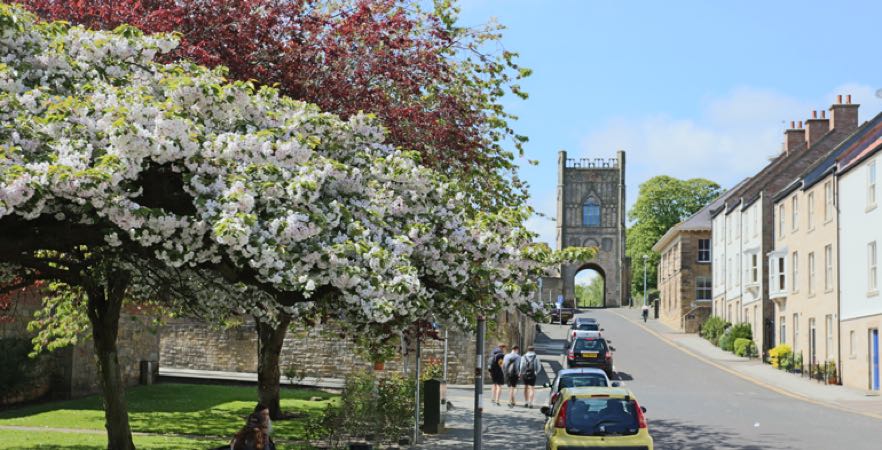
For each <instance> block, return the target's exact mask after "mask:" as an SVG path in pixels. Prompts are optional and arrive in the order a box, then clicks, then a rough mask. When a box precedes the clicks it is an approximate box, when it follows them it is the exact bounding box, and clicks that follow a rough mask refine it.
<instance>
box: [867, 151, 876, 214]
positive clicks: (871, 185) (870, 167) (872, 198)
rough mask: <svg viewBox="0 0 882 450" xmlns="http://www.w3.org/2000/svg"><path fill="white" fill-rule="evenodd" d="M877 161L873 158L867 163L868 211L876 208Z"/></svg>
mask: <svg viewBox="0 0 882 450" xmlns="http://www.w3.org/2000/svg"><path fill="white" fill-rule="evenodd" d="M876 175H877V174H876V159H875V158H873V159H871V160H870V161H869V162H867V209H873V208H875V207H876V200H877V195H876V185H877V178H876Z"/></svg>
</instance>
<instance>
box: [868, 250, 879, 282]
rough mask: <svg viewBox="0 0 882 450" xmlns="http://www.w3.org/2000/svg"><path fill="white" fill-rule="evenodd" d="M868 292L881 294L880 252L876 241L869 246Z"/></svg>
mask: <svg viewBox="0 0 882 450" xmlns="http://www.w3.org/2000/svg"><path fill="white" fill-rule="evenodd" d="M867 291H869V293H870V294H876V293H878V292H879V252H878V249H877V247H876V241H873V242H870V243H869V244H867Z"/></svg>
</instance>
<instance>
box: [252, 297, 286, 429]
mask: <svg viewBox="0 0 882 450" xmlns="http://www.w3.org/2000/svg"><path fill="white" fill-rule="evenodd" d="M290 323H291V316H289V315H287V314H281V315H280V317H279V323H278V325H276V326H275V327H273V326H271V325H268V324H265V323H263V322H260V321H257V353H258V354H257V358H258V359H257V398H258V400H259V401H260V403H262V404H263V405H265V406H266V407H267V408H269V411H270V417H271V418H272V419H273V420H279V419H284V418H285V417H284V414H283V413H282V407H281V405H280V404H279V380H280V379H281V376H282V372H281V370H280V368H279V355H281V353H282V344H283V343H284V341H285V334H287V332H288V325H289V324H290Z"/></svg>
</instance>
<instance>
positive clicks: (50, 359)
mask: <svg viewBox="0 0 882 450" xmlns="http://www.w3.org/2000/svg"><path fill="white" fill-rule="evenodd" d="M42 296H43V294H42V291H41V290H39V289H37V288H31V289H27V290H25V291H21V292H20V293H18V294H16V296H15V298H14V299H13V301H12V303H11V304H12V305H13V306H12V307H11V308H10V309H9V310H7V311H4V312H3V313H4V314H3V320H2V322H0V338H24V339H30V338H31V337H33V334H32V333H29V332H28V331H27V324H28V322H30V321H31V320H32V319H33V316H34V313H35V312H36V311H37V310H39V309H40V308H41V307H42V298H43V297H42ZM149 324H150V318H149V317H146V316H143V315H141V314H135V313H131V312H130V313H124V314H123V316H122V317H121V318H120V328H119V341H118V347H119V360H120V366H121V368H122V371H123V380H124V381H125V383H126V385H128V386H133V385H136V384H138V383H139V381H140V363H141V361H142V360H149V361H154V362H156V361H158V360H159V334H158V333H157V330H156V329H154V328H152V327H151V326H150V325H149ZM31 377H32V378H31V379H29V380H28V381H27V382H26V383H23V386H25V388H21V389H16V392H11V393H3V395H0V405H11V404H15V403H20V402H26V401H32V400H36V399H40V398H52V399H69V398H75V397H82V396H86V395H91V394H95V393H98V392H99V391H100V387H101V386H100V378H99V377H98V368H97V366H96V361H95V353H94V349H93V345H92V340H91V339H90V338H89V337H88V336H85V337H84V338H83V339H82V340H81V341H80V343H79V344H77V345H73V346H69V347H66V348H62V349H58V350H55V351H52V352H48V353H45V354H43V355H41V356H40V357H39V358H38V360H37V368H36V369H35V370H33V371H32V373H31Z"/></svg>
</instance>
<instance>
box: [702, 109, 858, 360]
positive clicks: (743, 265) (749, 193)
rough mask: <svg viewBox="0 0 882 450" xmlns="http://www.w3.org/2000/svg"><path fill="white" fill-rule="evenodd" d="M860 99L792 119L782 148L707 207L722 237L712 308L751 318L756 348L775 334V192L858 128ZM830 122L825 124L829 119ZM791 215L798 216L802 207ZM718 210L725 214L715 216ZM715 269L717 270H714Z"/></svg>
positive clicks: (735, 319) (737, 319) (729, 316)
mask: <svg viewBox="0 0 882 450" xmlns="http://www.w3.org/2000/svg"><path fill="white" fill-rule="evenodd" d="M857 112H858V105H852V104H850V97H848V99H847V101H846V102H844V103H843V102H842V96H839V99H838V101H837V103H836V104H834V105H832V106H831V107H830V120H829V122H827V121H826V115H825V117H824V118H823V119H821V118H816V119H817V122H813V121H812V120H809V125H808V129H806V128H804V127H803V126H802V122H799V124H798V125H797V123H796V122H791V127H790V128H789V129H788V130H786V131H785V132H784V145H783V148H782V151H781V152H780V153H779V154H778V155H776V156H775V157H774V158H773V159H772V160H771V161H770V162H769V164H767V165H766V166H765V167H764V168H763V169H762V170H760V171H759V172H758V173H757V174H755V175H753V176H752V177H751V178H750V179H749V180H747V181H746V182H744V183H743V184H741V185H740V186H738V187H737V188H735V189H732V191H731V194H730V195H729V197H728V199H727V200H726V201H725V202H724V204H723V205H721V206H720V207H719V208H718V209H717V210H714V211H712V212H711V214H712V215H713V216H714V220H713V222H712V223H713V236H714V239H715V240H716V239H717V238H718V237H720V236H721V235H722V236H724V237H721V238H720V239H725V245H722V246H721V248H723V249H724V251H725V255H721V258H720V260H721V261H723V263H724V278H725V284H724V285H722V286H724V287H725V288H724V291H722V292H719V293H718V294H719V295H718V296H716V297H715V298H718V301H717V302H715V303H714V311H713V314H714V315H717V316H721V317H723V318H724V319H726V320H728V321H730V322H732V323H749V324H750V325H751V329H752V331H753V339H754V342H755V344H756V346H757V348H759V349H762V350H763V351H765V350H768V349H769V348H771V347H772V346H773V345H774V344H775V343H776V341H777V339H776V338H775V333H776V330H775V318H774V315H775V306H774V305H773V303H772V301H771V298H770V295H769V292H770V291H769V273H770V271H769V259H768V258H767V255H768V254H770V253H771V252H773V251H774V250H775V237H776V236H775V225H776V224H775V212H774V208H775V202H774V199H775V195H776V194H778V193H780V192H781V191H782V190H783V189H784V188H785V187H787V186H788V185H790V184H791V183H792V182H793V180H794V179H797V178H799V177H800V176H801V175H802V174H803V173H805V171H806V170H807V169H809V167H811V166H812V165H814V164H815V163H816V162H817V161H818V160H820V159H822V158H823V157H825V156H827V154H828V153H829V152H831V151H832V150H833V149H834V148H835V147H836V146H837V145H838V144H839V143H840V142H842V141H843V140H845V138H847V137H848V136H849V135H850V134H851V133H853V132H854V131H855V130H856V129H857V124H858V115H857ZM827 124H829V125H827ZM791 213H792V215H793V217H795V218H796V220H797V222H799V221H800V220H802V219H801V217H803V216H802V215H801V214H805V213H804V212H801V209H799V207H798V206H797V210H796V211H795V212H793V211H791ZM720 216H722V217H723V219H722V220H719V219H718V218H719V217H720ZM715 273H716V272H715Z"/></svg>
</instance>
